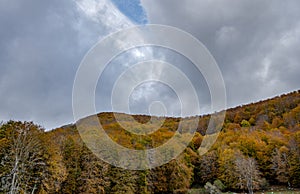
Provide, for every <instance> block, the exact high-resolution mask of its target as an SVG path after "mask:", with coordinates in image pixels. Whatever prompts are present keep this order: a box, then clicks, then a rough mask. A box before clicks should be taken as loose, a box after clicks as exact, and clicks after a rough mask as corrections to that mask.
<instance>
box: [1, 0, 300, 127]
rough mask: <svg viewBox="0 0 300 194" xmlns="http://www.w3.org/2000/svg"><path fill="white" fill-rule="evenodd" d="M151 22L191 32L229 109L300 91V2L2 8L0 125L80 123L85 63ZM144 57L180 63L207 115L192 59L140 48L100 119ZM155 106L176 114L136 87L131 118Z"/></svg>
mask: <svg viewBox="0 0 300 194" xmlns="http://www.w3.org/2000/svg"><path fill="white" fill-rule="evenodd" d="M148 23H149V24H151V23H154V24H165V25H170V26H174V27H177V28H180V29H182V30H185V31H187V32H189V33H190V34H192V35H193V36H195V37H196V38H197V39H198V40H200V41H201V42H202V43H203V44H204V45H205V46H206V47H207V48H208V50H209V51H210V52H211V54H212V55H213V57H214V58H215V59H216V61H217V63H218V65H219V67H220V69H221V72H222V75H223V78H224V80H225V85H226V92H227V104H228V106H229V107H233V106H237V105H240V104H246V103H249V102H253V101H259V100H261V99H265V98H269V97H272V96H275V95H278V94H282V93H287V92H291V91H294V90H298V89H299V88H300V76H299V72H300V54H299V53H300V1H298V0H287V1H282V0H273V1H269V0H247V1H246V0H238V1H237V0H221V1H220V0H218V1H216V0H201V1H199V0H163V1H162V0H141V1H139V0H120V1H117V0H112V1H110V0H65V1H61V0H51V1H40V0H26V1H22V0H1V1H0V69H1V70H0V120H4V121H6V120H9V119H14V120H32V121H34V122H36V123H38V124H40V125H42V126H43V127H45V128H47V129H51V128H54V127H58V126H61V125H64V124H68V123H73V122H74V119H73V114H72V89H73V81H74V78H75V75H76V71H77V69H78V67H79V65H80V62H81V60H82V59H83V57H84V56H85V54H86V53H87V52H88V50H89V49H90V48H91V47H92V46H93V45H94V44H95V43H96V42H97V41H99V40H101V39H102V38H103V37H105V36H107V35H109V34H111V33H113V32H116V31H118V30H121V29H125V28H128V27H131V26H134V25H140V24H148ZM140 38H142V35H141V37H140ZM141 53H142V54H141ZM145 58H146V59H147V58H149V59H152V58H156V59H160V60H162V59H165V60H166V61H167V62H169V63H177V64H175V65H177V66H178V67H179V68H181V70H182V71H183V72H185V73H187V74H188V76H189V78H190V79H191V80H192V82H193V84H194V85H196V86H195V88H196V89H197V93H198V95H200V96H201V97H199V98H200V99H201V100H200V101H201V106H202V107H206V106H209V103H210V99H209V95H208V94H209V92H208V89H207V86H206V84H205V80H203V78H202V77H201V75H199V74H198V75H196V74H194V71H193V69H192V66H191V64H189V62H188V61H187V60H186V59H184V57H182V56H180V55H178V54H174V53H170V51H167V50H164V49H159V48H141V49H136V50H132V51H130V52H127V53H124V54H123V56H119V57H117V58H116V59H115V61H113V62H112V63H111V64H109V66H108V67H107V69H106V70H105V74H104V75H103V77H101V78H100V80H99V86H98V88H97V91H96V98H97V99H96V104H97V111H99V112H100V111H109V110H110V109H111V106H110V105H109V102H110V93H111V87H112V85H113V84H114V82H115V81H116V79H117V78H118V77H119V76H120V75H121V74H122V72H123V71H125V70H126V68H127V67H128V66H130V65H132V63H136V62H138V61H139V60H140V59H145ZM175 59H176V60H175ZM182 90H184V88H182ZM155 101H161V102H164V103H165V106H166V108H167V109H168V110H167V111H166V112H167V113H168V114H171V115H172V114H173V115H175V116H176V115H177V114H178V111H179V110H178V108H177V107H178V99H177V96H176V92H174V91H172V90H171V89H170V88H168V87H166V86H164V85H163V84H161V83H145V84H143V85H140V86H139V87H138V88H136V89H135V91H134V92H133V94H132V96H131V99H130V103H131V110H132V112H133V113H147V111H148V105H150V104H151V103H152V102H155ZM174 107H175V108H174ZM205 110H206V109H205V108H204V112H205ZM199 114H200V113H199Z"/></svg>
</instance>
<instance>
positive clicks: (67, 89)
mask: <svg viewBox="0 0 300 194" xmlns="http://www.w3.org/2000/svg"><path fill="white" fill-rule="evenodd" d="M0 26H1V30H0V51H1V52H0V68H1V71H0V100H1V103H0V111H1V112H0V119H1V120H8V119H20V120H33V121H35V122H37V123H39V124H41V125H43V126H45V127H47V128H51V127H55V126H59V125H62V124H64V123H70V122H73V121H72V104H71V103H72V100H71V99H72V85H73V80H74V76H75V73H76V69H77V67H78V65H79V63H80V61H81V59H82V57H83V56H84V54H85V53H86V51H87V50H88V49H89V48H90V47H91V46H92V44H94V43H95V42H96V41H97V39H98V38H99V37H100V36H103V35H105V34H107V26H106V25H105V24H99V23H98V22H96V21H93V20H92V19H91V18H89V17H88V16H87V15H85V14H84V13H83V12H82V10H79V9H78V6H77V4H76V3H75V1H61V0H52V1H39V0H28V1H19V0H4V1H1V2H0Z"/></svg>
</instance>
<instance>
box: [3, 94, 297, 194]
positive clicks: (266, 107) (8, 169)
mask: <svg viewBox="0 0 300 194" xmlns="http://www.w3.org/2000/svg"><path fill="white" fill-rule="evenodd" d="M117 116H118V118H119V119H118V121H119V122H121V124H120V123H118V122H117V121H116V119H115V116H114V114H113V113H100V114H98V115H97V117H98V119H99V122H100V123H101V125H102V126H103V128H104V130H105V131H106V133H107V134H108V135H109V137H110V138H111V139H112V140H114V141H115V142H116V143H118V144H120V145H122V146H124V147H126V148H131V149H133V148H134V149H137V150H144V149H149V148H156V147H158V146H159V145H162V144H163V143H165V142H167V141H168V140H169V139H170V138H171V137H172V136H173V135H174V134H175V132H176V130H177V128H178V126H179V122H180V121H181V120H185V121H189V119H192V118H183V119H180V118H163V117H156V118H153V120H152V121H151V122H150V124H149V125H146V126H145V127H143V128H140V127H137V126H136V125H134V124H133V122H132V120H130V118H132V117H133V118H134V120H135V121H136V122H138V123H147V122H148V121H149V120H150V117H149V116H146V115H133V116H131V115H126V114H121V113H118V114H117ZM210 117H211V116H210V115H204V116H200V117H199V123H198V125H197V129H196V131H197V132H196V134H195V135H194V137H193V139H192V141H191V143H190V144H189V145H188V147H187V148H186V149H185V150H184V152H183V153H182V154H181V155H180V156H179V157H177V158H176V159H174V160H172V161H170V162H169V163H167V164H164V165H162V166H159V167H156V168H153V169H151V170H136V171H133V170H124V169H122V168H118V167H114V166H112V165H109V164H107V163H106V162H104V161H102V160H100V159H99V158H97V157H96V156H95V155H94V154H92V153H91V151H90V150H89V149H88V148H87V147H86V145H85V143H84V142H83V141H82V139H81V137H80V135H79V133H78V131H77V129H76V125H67V126H64V127H60V128H57V129H54V130H52V131H49V132H44V130H43V129H42V128H41V127H39V126H37V125H35V124H33V123H32V122H18V121H9V122H6V123H3V124H2V125H1V128H0V193H7V192H9V191H12V192H13V193H186V192H188V190H189V189H190V188H192V187H203V186H204V185H205V184H206V183H207V182H211V183H214V182H215V184H216V185H222V184H223V186H224V187H223V188H222V189H223V190H224V191H237V192H239V191H250V190H249V187H251V189H254V190H262V189H268V187H270V185H282V186H285V187H289V188H299V187H300V91H295V92H292V93H289V94H286V95H281V96H278V97H275V98H272V99H268V100H264V101H260V102H257V103H252V104H248V105H244V106H240V107H236V108H232V109H229V110H227V112H226V117H225V121H224V125H223V127H222V131H221V132H220V134H219V136H218V139H217V141H216V143H215V144H214V145H213V146H212V147H211V148H210V150H209V151H208V152H207V153H206V154H204V155H200V154H199V153H198V151H197V150H198V148H199V146H200V145H201V142H202V140H203V138H204V136H205V135H206V134H205V132H206V129H207V125H208V121H209V119H210ZM120 118H121V119H120ZM79 122H81V123H84V125H85V127H86V128H85V130H86V131H89V130H91V129H92V128H94V127H95V125H94V123H93V122H91V120H89V117H87V118H86V119H82V120H81V121H79ZM160 122H162V125H161V126H160V127H159V129H158V130H156V131H155V132H153V133H151V134H150V135H139V134H134V133H140V132H143V131H146V132H149V131H152V130H153V129H155V127H156V126H157V125H156V124H157V123H160ZM121 125H122V126H126V128H130V129H131V130H132V132H134V133H131V132H128V131H126V130H124V129H123V128H122V126H121ZM143 126H144V125H143ZM186 130H187V129H185V125H183V126H181V129H180V134H182V135H184V134H185V133H186V132H185V131H186ZM81 133H82V132H81ZM218 183H219V184H218Z"/></svg>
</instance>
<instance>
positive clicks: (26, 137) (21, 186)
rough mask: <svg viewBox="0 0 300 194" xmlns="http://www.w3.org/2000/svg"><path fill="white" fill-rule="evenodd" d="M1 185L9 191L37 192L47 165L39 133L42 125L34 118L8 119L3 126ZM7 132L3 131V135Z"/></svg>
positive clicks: (11, 193) (0, 167)
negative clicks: (33, 120) (22, 119)
mask: <svg viewBox="0 0 300 194" xmlns="http://www.w3.org/2000/svg"><path fill="white" fill-rule="evenodd" d="M0 131H1V134H2V135H1V136H2V138H1V140H0V141H1V142H2V143H3V142H5V144H6V146H5V147H4V149H3V147H2V149H3V150H1V152H2V151H3V152H2V155H1V158H0V164H1V165H0V172H1V173H0V179H1V182H0V188H2V191H3V192H6V193H10V194H13V193H29V192H30V193H34V192H35V191H37V190H38V189H39V188H40V185H41V178H42V174H43V171H44V169H45V161H44V158H43V157H42V156H43V151H44V149H43V147H42V144H41V142H40V139H39V136H40V135H41V133H42V132H43V129H42V128H40V127H39V126H37V125H34V124H33V123H32V122H14V121H9V122H7V123H6V124H4V125H3V126H1V129H0ZM3 134H4V135H3Z"/></svg>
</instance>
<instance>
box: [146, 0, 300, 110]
mask: <svg viewBox="0 0 300 194" xmlns="http://www.w3.org/2000/svg"><path fill="white" fill-rule="evenodd" d="M142 4H143V6H144V8H145V10H146V12H147V15H148V20H149V22H150V23H159V24H166V25H172V26H175V27H178V28H181V29H183V30H185V31H187V32H189V33H191V34H192V35H194V36H195V37H197V38H198V39H199V40H200V41H201V42H203V43H204V44H205V46H206V47H207V48H208V49H209V50H210V52H211V53H212V55H213V56H214V57H215V59H216V61H217V62H218V64H219V66H220V69H221V71H222V73H223V76H224V79H225V84H226V87H227V95H228V102H229V103H228V105H229V106H235V105H238V104H241V103H247V102H250V101H257V100H260V99H264V98H267V97H270V96H274V95H277V94H281V93H285V92H289V91H292V90H295V89H299V86H300V84H299V83H300V77H299V76H298V74H299V72H300V60H299V54H298V53H299V48H300V23H299V20H300V2H299V1H297V0H290V1H280V0H275V1H267V0H263V1H261V0H254V1H245V0H241V1H234V0H232V1H227V0H223V1H216V0H205V1H198V0H183V1H179V0H165V1H160V0H153V1H146V0H143V1H142Z"/></svg>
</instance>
